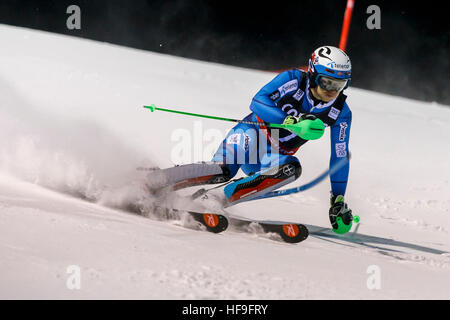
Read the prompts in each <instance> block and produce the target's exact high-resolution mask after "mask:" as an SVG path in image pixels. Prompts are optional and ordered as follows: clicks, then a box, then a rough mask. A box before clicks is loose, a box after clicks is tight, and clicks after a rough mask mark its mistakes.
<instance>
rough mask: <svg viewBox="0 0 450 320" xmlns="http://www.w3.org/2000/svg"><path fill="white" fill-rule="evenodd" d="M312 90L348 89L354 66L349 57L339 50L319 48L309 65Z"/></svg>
mask: <svg viewBox="0 0 450 320" xmlns="http://www.w3.org/2000/svg"><path fill="white" fill-rule="evenodd" d="M308 75H309V79H310V81H309V83H310V86H311V88H315V87H316V86H320V87H321V88H322V89H325V90H336V91H341V90H344V89H346V88H347V87H348V85H349V83H350V79H351V76H352V64H351V62H350V58H349V57H348V55H347V54H346V53H345V52H344V51H342V50H341V49H339V48H336V47H332V46H324V47H320V48H317V49H316V50H315V51H314V52H313V54H312V55H311V58H310V59H309V65H308Z"/></svg>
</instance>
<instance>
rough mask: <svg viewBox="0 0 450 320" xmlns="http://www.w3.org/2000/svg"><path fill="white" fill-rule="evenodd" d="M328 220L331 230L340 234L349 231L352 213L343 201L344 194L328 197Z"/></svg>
mask: <svg viewBox="0 0 450 320" xmlns="http://www.w3.org/2000/svg"><path fill="white" fill-rule="evenodd" d="M330 204H331V207H330V211H329V216H330V222H331V226H332V227H333V231H335V232H336V233H339V234H342V233H346V232H348V231H350V229H351V227H352V221H353V215H352V210H351V209H350V208H349V207H348V205H347V204H346V203H345V202H344V196H342V195H338V196H334V195H332V196H331V199H330Z"/></svg>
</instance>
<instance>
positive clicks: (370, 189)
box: [0, 25, 450, 299]
mask: <svg viewBox="0 0 450 320" xmlns="http://www.w3.org/2000/svg"><path fill="white" fill-rule="evenodd" d="M0 39H1V42H2V50H0V97H1V100H0V101H1V102H0V137H1V138H2V143H1V144H0V298H2V299H23V298H26V299H449V298H450V290H449V289H448V288H449V287H450V253H449V252H450V241H449V240H450V238H449V232H450V224H449V222H450V212H449V208H450V197H449V194H450V192H449V191H450V149H449V148H448V137H449V136H450V129H449V127H450V126H449V124H450V109H449V108H448V106H443V105H439V104H436V103H425V102H420V101H414V100H409V99H405V98H399V97H394V96H389V95H384V94H380V93H374V92H370V91H366V90H361V89H357V88H349V89H348V90H347V93H348V96H349V97H348V100H347V101H348V103H349V105H350V107H351V109H352V112H353V123H352V131H351V152H352V161H351V171H350V181H349V186H348V190H347V195H346V200H347V202H348V203H349V205H350V206H351V208H352V209H353V211H354V213H355V214H358V215H359V216H360V217H361V224H360V226H359V228H358V230H357V232H352V233H351V234H348V235H345V236H337V235H332V234H330V233H329V232H321V228H324V227H328V226H329V221H328V201H329V200H328V197H329V188H330V187H329V183H328V182H323V183H321V184H319V185H318V186H317V187H316V188H313V189H311V190H308V191H306V192H304V193H299V194H295V195H290V196H287V197H285V198H273V199H266V200H258V201H254V202H248V203H243V204H240V205H237V206H235V207H232V208H230V211H231V212H233V213H234V214H239V215H243V216H246V217H250V218H258V219H270V220H292V221H298V222H302V223H305V224H307V225H308V227H309V229H310V232H311V235H310V237H309V238H308V239H307V240H306V241H304V242H302V243H300V244H296V245H292V244H287V243H284V242H280V241H276V240H274V239H272V238H271V237H270V236H268V235H261V234H257V233H244V232H238V231H237V230H233V229H230V230H227V231H225V232H224V233H222V234H211V233H208V232H204V231H201V230H198V228H194V227H192V226H191V225H190V224H189V223H187V222H186V221H184V220H175V221H159V220H157V219H155V218H154V217H153V216H152V215H151V214H150V215H149V216H146V215H137V214H135V213H133V212H130V210H129V208H130V206H131V205H133V204H136V203H137V204H141V205H145V204H151V203H152V201H153V200H152V199H151V197H149V196H148V195H146V193H145V192H144V191H143V189H142V188H141V186H142V178H143V177H144V176H145V173H146V171H145V169H146V168H148V167H154V166H159V167H169V166H172V165H173V164H175V163H176V164H178V163H188V162H194V161H200V160H209V158H210V156H211V155H212V153H213V152H214V151H215V149H216V148H217V146H218V143H219V142H220V141H221V139H222V138H223V136H224V135H225V133H226V132H227V130H228V129H229V128H231V125H230V123H227V122H221V121H216V120H206V119H203V120H201V119H197V118H189V117H184V116H178V115H173V114H167V113H163V112H159V113H158V112H156V113H151V112H150V111H149V110H147V109H144V108H143V106H144V105H149V104H151V103H155V104H156V105H157V106H160V107H166V108H174V109H179V110H185V111H189V112H196V113H206V114H210V115H217V116H224V117H232V118H242V117H243V116H245V115H246V114H248V113H249V110H248V105H249V102H250V100H251V98H252V96H253V95H254V94H255V93H256V92H257V91H258V90H259V88H260V87H261V86H263V85H264V84H265V83H267V82H268V81H269V80H270V79H272V78H273V77H274V76H275V74H273V73H267V72H262V71H255V70H247V69H243V68H237V67H230V66H224V65H220V64H214V63H206V62H199V61H193V60H189V59H184V58H179V57H171V56H166V55H161V54H156V53H150V52H145V51H140V50H135V49H130V48H124V47H119V46H115V45H111V44H107V43H99V42H95V41H90V40H85V39H79V38H74V37H68V36H62V35H56V34H50V33H45V32H41V31H34V30H28V29H23V28H17V27H11V26H5V25H0ZM353 59H357V57H354V58H353ZM327 136H328V133H326V135H325V137H324V138H322V139H321V140H319V141H315V142H310V143H308V144H306V145H305V146H304V147H302V150H301V151H300V152H299V153H298V154H297V156H298V157H299V159H300V161H301V163H302V166H303V174H302V176H301V178H300V179H299V180H298V181H296V182H295V183H293V184H292V186H294V185H300V184H303V183H305V182H307V181H309V180H311V179H312V178H314V177H315V176H317V174H319V173H321V172H322V171H323V170H324V169H326V167H327V165H328V161H329V149H330V143H329V139H328V138H327ZM183 225H186V226H187V227H183ZM70 266H76V267H79V270H80V279H79V280H80V281H79V284H80V287H79V289H77V288H75V289H73V287H71V286H70V285H68V283H69V282H70V280H71V279H72V280H73V278H71V276H72V273H71V271H70V270H72V269H70ZM68 270H69V272H68ZM373 270H375V271H376V272H375V273H372V272H373ZM376 275H378V276H379V277H378V278H374V276H376ZM374 279H375V280H374ZM377 281H378V282H377ZM374 283H375V284H378V285H373V284H374ZM371 284H372V285H371ZM71 288H72V289H71Z"/></svg>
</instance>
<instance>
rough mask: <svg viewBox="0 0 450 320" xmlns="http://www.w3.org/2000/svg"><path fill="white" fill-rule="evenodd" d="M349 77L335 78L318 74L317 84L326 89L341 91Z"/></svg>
mask: <svg viewBox="0 0 450 320" xmlns="http://www.w3.org/2000/svg"><path fill="white" fill-rule="evenodd" d="M348 81H349V79H336V78H330V77H325V76H319V79H318V81H317V82H318V85H319V87H321V88H322V89H323V90H326V91H341V90H343V89H345V87H346V86H347V84H348Z"/></svg>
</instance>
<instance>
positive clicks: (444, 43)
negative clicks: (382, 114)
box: [0, 0, 450, 105]
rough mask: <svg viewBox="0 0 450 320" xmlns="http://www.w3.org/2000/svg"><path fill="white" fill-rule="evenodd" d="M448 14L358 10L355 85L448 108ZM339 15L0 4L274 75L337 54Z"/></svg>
mask: <svg viewBox="0 0 450 320" xmlns="http://www.w3.org/2000/svg"><path fill="white" fill-rule="evenodd" d="M71 4H76V5H78V6H79V7H80V8H81V19H82V20H81V30H68V29H67V28H66V19H67V17H68V14H66V8H67V7H68V6H69V5H71ZM371 4H376V5H378V6H379V7H380V9H381V29H380V30H369V29H368V28H367V27H366V20H367V18H368V17H369V14H367V13H366V10H367V7H368V6H369V5H371ZM426 4H427V5H428V6H425V5H426ZM444 4H445V2H429V3H424V2H417V1H362V0H356V2H355V9H354V13H353V18H352V25H351V28H350V34H349V40H348V44H347V50H346V51H347V53H348V54H349V55H350V57H351V59H352V63H353V79H352V85H353V86H355V87H359V88H365V89H370V90H375V91H380V92H385V93H390V94H395V95H400V96H405V97H410V98H413V99H420V100H424V101H437V102H440V103H444V104H448V105H450V95H449V91H450V90H449V85H448V82H449V80H450V79H449V75H450V68H449V62H448V59H449V48H450V46H449V33H450V28H449V22H448V21H449V19H448V17H447V16H448V13H447V12H446V10H445V9H444V8H445V6H444ZM345 6H346V0H336V1H321V0H315V1H309V0H307V1H273V2H271V3H267V2H250V1H247V2H246V1H188V0H184V1H182V0H178V1H146V0H132V1H131V0H129V1H125V0H123V1H118V0H117V1H113V0H110V1H105V0H90V1H87V0H84V1H76V0H72V1H67V0H60V1H49V0H48V1H45V0H41V1H31V0H21V1H17V0H16V1H13V0H2V1H1V2H0V23H6V24H11V25H17V26H25V27H29V28H36V29H40V30H46V31H51V32H58V33H63V34H68V35H73V36H77V37H84V38H90V39H96V40H100V41H106V42H111V43H115V44H120V45H124V46H130V47H135V48H140V49H144V50H150V51H156V52H161V53H166V54H171V55H177V56H183V57H188V58H195V59H200V60H205V61H213V62H219V63H224V64H231V65H236V66H242V67H248V68H255V69H264V70H279V69H285V68H290V67H296V66H302V65H305V64H306V62H307V59H308V57H309V55H310V54H311V52H312V51H313V50H314V49H315V48H316V47H318V46H321V45H325V44H327V45H335V46H338V44H339V37H340V33H341V28H342V19H343V15H344V10H345Z"/></svg>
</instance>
